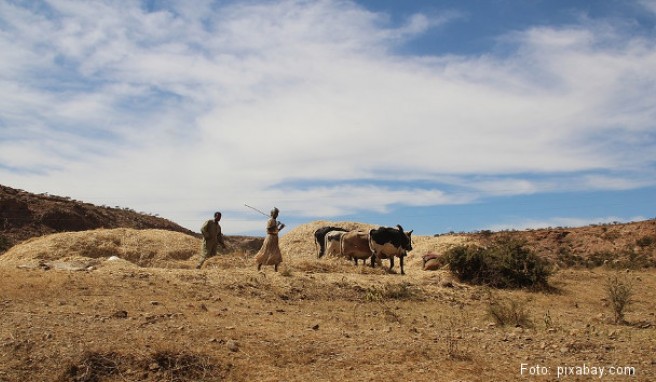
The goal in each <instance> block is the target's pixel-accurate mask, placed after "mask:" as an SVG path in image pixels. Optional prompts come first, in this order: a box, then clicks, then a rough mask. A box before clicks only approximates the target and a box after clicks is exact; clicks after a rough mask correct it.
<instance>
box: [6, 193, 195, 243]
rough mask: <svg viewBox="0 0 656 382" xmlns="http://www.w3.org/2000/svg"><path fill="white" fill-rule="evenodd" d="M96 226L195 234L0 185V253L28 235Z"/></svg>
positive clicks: (122, 211) (132, 214)
mask: <svg viewBox="0 0 656 382" xmlns="http://www.w3.org/2000/svg"><path fill="white" fill-rule="evenodd" d="M97 228H134V229H150V228H152V229H163V230H168V231H176V232H181V233H185V234H188V235H196V236H197V233H194V232H192V231H190V230H188V229H186V228H184V227H182V226H180V225H178V224H176V223H174V222H172V221H170V220H167V219H164V218H161V217H158V216H153V215H149V214H145V213H139V212H136V211H134V210H131V209H128V208H119V207H108V206H96V205H94V204H91V203H85V202H81V201H78V200H73V199H71V198H68V197H62V196H55V195H49V194H33V193H30V192H27V191H23V190H17V189H14V188H11V187H7V186H3V185H0V253H2V252H4V251H5V250H7V249H8V248H9V247H11V246H13V245H15V244H17V243H19V242H21V241H23V240H25V239H29V238H31V237H35V236H42V235H47V234H51V233H56V232H73V231H85V230H91V229H97Z"/></svg>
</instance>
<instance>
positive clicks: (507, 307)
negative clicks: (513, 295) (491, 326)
mask: <svg viewBox="0 0 656 382" xmlns="http://www.w3.org/2000/svg"><path fill="white" fill-rule="evenodd" d="M527 303H528V302H527V301H518V300H517V299H503V298H499V297H497V296H495V295H494V294H490V299H489V303H488V306H487V315H488V316H489V317H491V318H492V319H493V320H494V322H495V323H496V324H497V325H501V326H508V325H512V326H516V327H522V328H532V327H533V322H532V321H531V318H530V316H529V313H528V308H527V306H526V305H527Z"/></svg>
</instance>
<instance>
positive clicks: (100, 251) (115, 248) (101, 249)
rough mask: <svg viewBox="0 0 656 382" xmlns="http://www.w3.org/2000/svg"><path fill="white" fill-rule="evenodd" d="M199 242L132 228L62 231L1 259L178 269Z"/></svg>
mask: <svg viewBox="0 0 656 382" xmlns="http://www.w3.org/2000/svg"><path fill="white" fill-rule="evenodd" d="M200 243H201V242H200V240H199V239H197V238H195V237H193V236H189V235H186V234H183V233H179V232H174V231H167V230H159V229H146V230H136V229H130V228H117V229H97V230H92V231H80V232H63V233H56V234H52V235H47V236H41V237H38V238H33V239H30V240H27V241H25V242H23V243H20V244H18V245H16V246H14V247H12V248H11V249H9V251H7V252H6V253H5V254H4V255H2V256H0V264H2V265H21V264H35V263H43V262H44V261H45V262H53V261H80V260H82V261H84V260H85V259H86V260H89V259H107V258H110V257H112V256H116V257H118V258H119V259H121V260H122V261H129V262H131V263H134V264H136V265H139V266H142V267H162V268H170V267H179V266H180V265H182V264H180V263H186V262H189V260H190V258H191V257H192V256H194V255H197V254H198V253H199V251H200Z"/></svg>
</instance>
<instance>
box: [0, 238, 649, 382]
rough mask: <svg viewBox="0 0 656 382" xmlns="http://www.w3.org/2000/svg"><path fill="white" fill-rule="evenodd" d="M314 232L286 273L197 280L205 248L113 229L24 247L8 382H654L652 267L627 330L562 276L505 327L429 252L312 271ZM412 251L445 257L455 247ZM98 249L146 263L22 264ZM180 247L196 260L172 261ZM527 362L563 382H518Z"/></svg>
mask: <svg viewBox="0 0 656 382" xmlns="http://www.w3.org/2000/svg"><path fill="white" fill-rule="evenodd" d="M312 228H313V227H303V229H304V231H301V230H299V232H294V231H290V232H289V233H288V235H290V236H289V237H288V238H287V237H283V238H282V240H281V242H282V243H283V248H284V249H283V255H284V256H286V258H285V262H284V263H283V266H282V267H283V268H281V271H280V272H278V273H274V272H273V270H272V269H270V268H266V269H265V270H264V271H263V272H257V271H256V268H255V265H254V262H253V259H252V255H251V254H248V253H239V252H235V253H229V254H223V255H219V256H217V257H215V258H212V259H210V260H208V262H207V263H206V267H205V268H203V269H202V270H201V271H196V270H194V269H188V268H187V266H186V265H187V262H190V263H189V264H193V262H194V259H193V256H194V255H195V253H196V252H195V251H196V249H195V248H197V247H196V246H198V245H199V244H200V243H199V241H197V239H193V238H191V239H192V240H191V241H190V242H187V243H186V244H184V243H185V241H184V240H182V241H181V243H180V244H176V246H175V247H174V246H173V245H171V249H168V250H163V249H161V248H162V247H165V246H164V245H163V244H164V243H163V242H162V241H159V242H158V241H156V240H154V239H153V240H152V241H150V242H148V241H147V240H146V239H145V238H144V237H141V238H140V239H137V238H134V239H132V241H129V240H127V239H126V240H123V239H121V241H120V243H121V244H120V245H119V244H118V243H117V240H116V235H114V236H112V235H109V236H102V235H103V233H101V232H97V233H96V236H95V237H96V238H98V239H96V240H95V241H92V240H90V239H89V241H84V245H81V244H79V243H78V244H76V243H74V242H72V241H71V238H74V237H84V236H85V235H84V234H83V233H81V234H80V235H81V236H67V238H68V240H63V239H62V240H60V239H57V241H55V240H48V238H42V240H44V241H43V242H41V243H38V242H37V240H34V241H31V242H28V243H25V244H24V245H32V247H31V248H32V249H33V250H34V251H33V252H30V251H28V250H27V249H25V248H15V249H13V250H12V251H15V252H13V254H12V253H10V254H9V255H10V257H7V258H5V256H6V255H3V256H2V257H0V290H2V295H1V297H0V322H2V323H3V324H2V325H0V381H3V382H4V381H21V380H43V381H48V380H60V381H94V380H97V381H187V380H189V381H191V380H205V381H220V380H232V381H255V380H257V381H281V380H286V381H307V380H313V381H335V380H347V381H360V380H372V381H373V380H409V381H492V380H494V381H516V380H555V379H556V376H555V373H556V367H558V366H572V367H574V366H580V365H582V364H583V363H587V364H588V365H593V364H594V365H598V366H632V367H634V368H635V370H636V375H635V376H633V377H631V378H630V379H631V380H632V381H652V380H654V376H655V375H656V358H654V354H656V340H655V338H656V336H655V334H654V333H655V330H656V329H655V326H654V325H655V320H656V317H654V310H655V309H654V307H655V306H654V298H653V291H654V290H655V288H656V272H655V271H654V270H644V271H632V272H631V277H632V280H634V284H633V288H632V292H633V296H634V299H633V303H632V304H631V305H630V306H629V307H628V308H627V310H626V311H625V316H624V319H625V321H626V323H627V324H625V325H616V324H614V319H613V318H614V317H613V314H612V311H611V310H610V309H609V304H610V302H609V301H608V298H607V296H606V292H605V290H604V280H606V279H607V277H608V275H610V274H611V273H610V272H609V271H606V270H603V269H595V270H569V269H566V270H562V271H560V272H558V273H556V274H555V275H554V276H553V277H552V278H551V279H550V282H551V283H552V284H553V285H554V287H555V290H556V292H552V293H533V292H526V291H522V290H511V291H506V290H502V291H496V292H495V295H494V297H493V298H494V299H496V300H498V301H519V302H522V304H523V305H522V306H523V308H524V314H525V316H526V318H527V319H528V320H530V322H531V323H533V325H532V327H525V328H522V327H514V326H513V325H509V326H502V325H498V324H496V323H495V322H494V321H493V320H492V319H491V318H490V317H489V316H488V314H487V309H488V307H489V306H490V301H491V297H490V293H488V290H487V289H486V288H484V287H474V286H466V285H461V284H459V283H457V282H455V281H453V280H452V278H451V276H450V274H449V273H448V272H445V271H436V272H424V271H422V270H421V260H420V257H421V256H418V255H415V259H414V261H413V262H409V265H408V267H407V268H408V269H407V272H406V273H407V275H405V276H401V275H397V274H388V273H387V272H385V271H384V270H382V269H380V268H375V269H371V268H370V267H368V266H366V267H363V266H361V265H360V266H358V267H356V266H354V265H353V264H352V263H350V262H346V261H341V260H339V259H316V258H315V255H314V248H313V244H312V241H311V238H310V239H307V238H305V237H304V236H306V235H307V232H309V231H312ZM306 231H307V232H306ZM117 232H118V231H117ZM296 233H298V235H296ZM151 234H152V235H151ZM141 235H146V236H148V235H151V236H149V237H150V238H154V237H156V234H155V233H152V232H142V233H141ZM87 236H88V235H87ZM119 236H120V235H119ZM100 238H105V239H100ZM112 238H113V239H112ZM159 238H160V239H159V240H167V239H168V238H169V237H166V236H159ZM50 239H53V238H50ZM447 239H448V240H449V242H448V243H447V242H446V241H440V240H447ZM80 240H83V239H80ZM84 240H86V239H84ZM103 240H107V241H108V243H104V244H103V243H102V241H103ZM415 240H416V241H415V247H416V248H426V250H435V246H447V245H451V244H452V243H454V242H456V241H457V238H456V237H441V238H415ZM293 241H295V242H297V243H298V244H299V247H298V248H299V249H296V248H295V247H294V246H293V245H292V242H293ZM46 243H50V244H48V245H49V246H50V247H48V246H47V245H46ZM53 243H57V246H54V244H53ZM91 243H95V244H91ZM130 243H132V244H130ZM137 243H139V244H137ZM146 243H147V244H146ZM36 244H38V245H36ZM457 244H459V243H457ZM94 245H95V246H97V247H103V248H112V247H113V246H116V248H118V250H119V251H120V250H123V249H125V253H131V252H130V251H134V255H130V256H129V258H130V259H132V260H130V261H128V260H124V261H106V260H101V261H99V262H98V264H97V265H96V266H95V268H93V270H89V271H82V272H70V271H63V270H56V269H51V270H47V271H45V270H42V269H40V268H35V269H22V268H17V267H16V266H17V265H19V264H20V263H21V262H25V261H38V260H39V259H41V260H44V259H45V260H47V261H65V260H66V259H67V258H68V256H74V257H75V258H77V259H80V258H81V257H79V256H83V255H81V254H82V253H89V252H73V249H74V248H78V249H77V250H79V251H82V250H83V248H87V250H88V249H89V248H91V247H93V246H94ZM167 245H169V244H167ZM129 246H132V247H129ZM138 246H139V248H142V247H141V246H144V247H143V248H142V249H139V250H138V249H136V248H137V247H138ZM423 246H425V247H423ZM62 248H66V250H65V251H64V250H62ZM128 248H133V249H128ZM179 248H187V250H188V251H189V252H187V255H185V256H186V258H185V257H182V258H180V257H176V256H175V255H168V254H167V253H171V252H173V253H175V251H176V250H177V249H179ZM58 250H59V252H57V251H58ZM139 251H141V252H143V253H155V254H154V255H153V256H141V255H140V254H139V253H138V252H139ZM166 251H169V252H166ZM420 251H421V250H420ZM55 252H56V253H55ZM94 253H105V254H107V253H108V252H102V251H98V252H94ZM145 258H147V259H148V261H144V262H143V264H144V265H145V266H138V265H136V264H137V262H138V261H140V260H139V259H145ZM97 259H99V258H97ZM165 259H169V260H165ZM133 260H134V262H132V261H133ZM522 363H529V364H531V365H534V364H540V365H545V366H547V367H550V368H552V373H553V374H552V375H550V377H548V378H542V377H527V376H524V377H522V376H521V375H520V371H519V370H520V365H521V364H522ZM627 379H628V378H627V377H626V376H624V377H608V376H605V377H604V378H603V380H604V381H624V380H627ZM567 380H590V378H578V379H577V378H575V377H572V378H568V379H567Z"/></svg>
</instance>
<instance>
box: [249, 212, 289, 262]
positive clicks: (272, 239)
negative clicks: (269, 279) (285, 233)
mask: <svg viewBox="0 0 656 382" xmlns="http://www.w3.org/2000/svg"><path fill="white" fill-rule="evenodd" d="M279 212H280V210H278V209H277V208H276V207H273V209H272V210H271V218H270V219H269V220H268V221H267V227H266V233H267V235H266V238H265V239H264V243H262V248H260V251H259V252H258V253H257V255H255V263H256V264H257V270H258V271H259V270H260V268H261V267H262V265H273V269H274V271H276V272H278V264H280V263H282V254H281V253H280V246H278V232H280V230H282V229H283V228H285V225H284V224H283V223H281V222H279V221H277V220H276V219H277V218H278V213H279Z"/></svg>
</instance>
